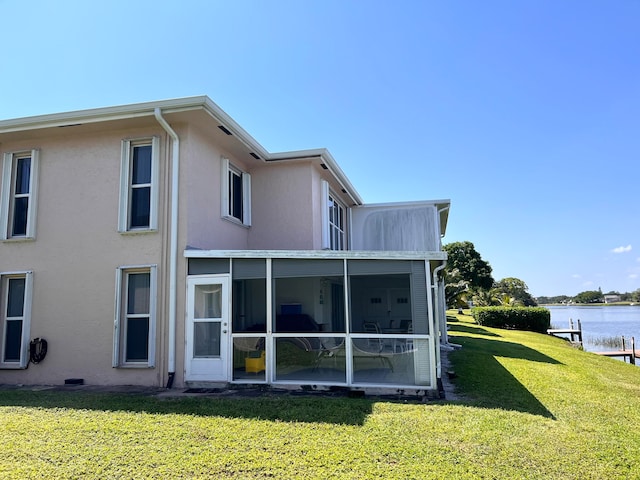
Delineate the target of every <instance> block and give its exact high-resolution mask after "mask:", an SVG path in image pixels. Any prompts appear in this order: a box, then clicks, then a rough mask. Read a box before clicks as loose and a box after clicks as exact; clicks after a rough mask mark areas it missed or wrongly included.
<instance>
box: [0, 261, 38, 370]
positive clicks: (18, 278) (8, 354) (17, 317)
mask: <svg viewBox="0 0 640 480" xmlns="http://www.w3.org/2000/svg"><path fill="white" fill-rule="evenodd" d="M31 283H32V277H31V272H21V273H7V274H0V288H1V291H2V297H0V298H1V300H0V304H1V305H2V307H1V310H0V323H1V325H2V346H1V352H2V357H1V361H0V365H1V366H2V367H4V368H25V367H26V366H27V362H28V361H29V357H28V346H29V330H30V324H31Z"/></svg>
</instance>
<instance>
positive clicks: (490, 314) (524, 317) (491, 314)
mask: <svg viewBox="0 0 640 480" xmlns="http://www.w3.org/2000/svg"><path fill="white" fill-rule="evenodd" d="M471 315H473V318H474V319H475V321H476V323H477V324H478V325H482V326H485V327H496V328H508V329H512V330H528V331H531V332H538V333H547V329H548V328H549V327H550V325H551V312H550V311H549V310H547V309H546V308H543V307H475V308H474V309H473V310H471Z"/></svg>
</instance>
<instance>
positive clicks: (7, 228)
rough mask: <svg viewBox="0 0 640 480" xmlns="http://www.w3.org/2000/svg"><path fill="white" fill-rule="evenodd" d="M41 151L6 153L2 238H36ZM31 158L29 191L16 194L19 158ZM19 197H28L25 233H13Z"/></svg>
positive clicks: (0, 205) (0, 203)
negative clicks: (16, 201) (16, 202)
mask: <svg viewBox="0 0 640 480" xmlns="http://www.w3.org/2000/svg"><path fill="white" fill-rule="evenodd" d="M39 156H40V155H39V151H38V150H36V149H34V150H30V151H22V152H11V153H5V154H4V158H3V162H2V196H1V197H0V228H2V231H1V232H0V240H35V238H36V215H37V209H38V171H39V166H40V159H39ZM22 158H31V166H30V172H29V174H30V175H29V192H28V193H26V194H20V195H16V193H15V187H16V168H17V165H18V160H20V159H22ZM18 197H26V198H28V202H29V205H28V209H27V229H26V233H25V234H24V235H14V234H13V216H14V210H15V200H16V198H18Z"/></svg>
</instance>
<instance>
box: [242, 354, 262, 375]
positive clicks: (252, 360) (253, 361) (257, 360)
mask: <svg viewBox="0 0 640 480" xmlns="http://www.w3.org/2000/svg"><path fill="white" fill-rule="evenodd" d="M264 353H265V352H264V350H263V351H262V352H260V356H259V357H247V358H245V359H244V371H245V372H247V373H260V372H263V371H264V369H265V366H264Z"/></svg>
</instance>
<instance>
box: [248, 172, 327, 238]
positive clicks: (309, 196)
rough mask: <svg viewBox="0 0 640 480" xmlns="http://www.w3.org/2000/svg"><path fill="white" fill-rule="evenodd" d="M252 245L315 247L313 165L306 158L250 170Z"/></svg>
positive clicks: (250, 235) (250, 236)
mask: <svg viewBox="0 0 640 480" xmlns="http://www.w3.org/2000/svg"><path fill="white" fill-rule="evenodd" d="M251 177H252V178H251V181H252V196H253V202H252V222H253V225H252V227H251V231H250V233H249V248H250V249H252V250H253V249H255V250H258V249H275V250H284V249H287V250H298V249H299V250H305V249H306V250H309V249H312V248H314V241H313V238H314V225H313V224H314V220H315V219H314V217H313V215H311V214H310V212H311V210H312V205H313V204H314V195H313V192H314V186H313V166H312V165H311V164H310V163H307V162H282V163H272V164H267V165H264V166H262V167H261V168H257V169H255V170H253V171H252V173H251Z"/></svg>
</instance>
